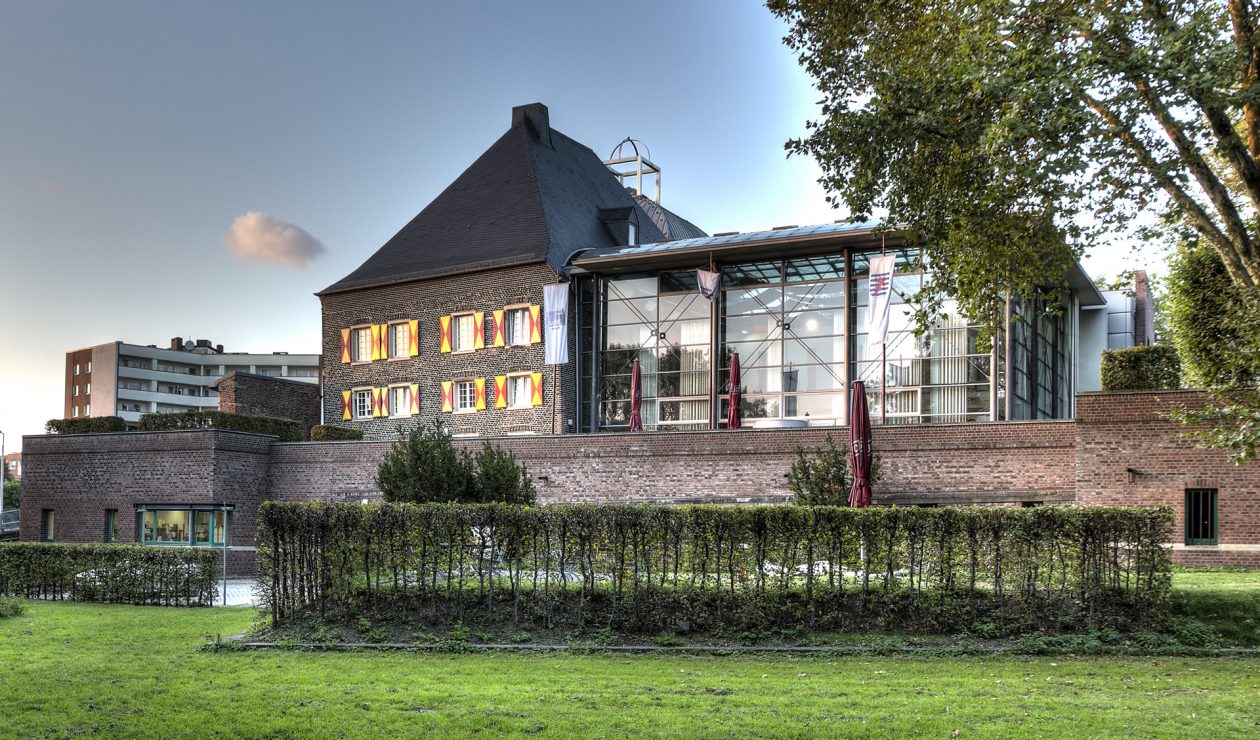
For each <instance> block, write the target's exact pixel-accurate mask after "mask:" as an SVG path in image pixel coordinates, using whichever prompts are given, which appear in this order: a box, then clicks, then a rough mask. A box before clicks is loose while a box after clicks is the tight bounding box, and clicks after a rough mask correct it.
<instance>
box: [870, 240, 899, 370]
mask: <svg viewBox="0 0 1260 740" xmlns="http://www.w3.org/2000/svg"><path fill="white" fill-rule="evenodd" d="M896 260H897V257H896V255H891V254H885V255H882V256H879V257H872V258H871V271H870V280H868V281H867V290H869V291H870V302H869V303H868V304H867V305H868V306H869V311H870V313H869V314H868V315H867V320H866V328H867V332H868V334H867V343H868V344H869V345H870V346H872V347H878V346H880V345H882V344H883V343H884V341H885V340H887V339H888V310H889V308H890V307H891V305H892V287H893V285H892V284H893V266H894V264H895V263H896Z"/></svg>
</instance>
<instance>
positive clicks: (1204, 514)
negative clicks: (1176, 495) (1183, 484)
mask: <svg viewBox="0 0 1260 740" xmlns="http://www.w3.org/2000/svg"><path fill="white" fill-rule="evenodd" d="M1216 543H1217V508H1216V489H1215V488H1187V489H1186V544H1187V545H1215V544H1216Z"/></svg>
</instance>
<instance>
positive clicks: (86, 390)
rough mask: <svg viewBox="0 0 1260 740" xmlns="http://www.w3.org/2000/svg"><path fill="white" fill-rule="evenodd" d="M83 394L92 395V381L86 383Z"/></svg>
mask: <svg viewBox="0 0 1260 740" xmlns="http://www.w3.org/2000/svg"><path fill="white" fill-rule="evenodd" d="M83 395H85V396H90V395H92V384H91V383H87V384H86V385H85V387H84V388H83Z"/></svg>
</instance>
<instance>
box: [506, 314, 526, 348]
mask: <svg viewBox="0 0 1260 740" xmlns="http://www.w3.org/2000/svg"><path fill="white" fill-rule="evenodd" d="M518 313H521V314H524V316H525V320H524V321H523V322H522V323H521V331H520V334H521V336H517V332H516V331H514V330H513V327H515V326H516V323H515V320H514V319H515V316H516V315H517V314H518ZM503 324H504V326H503V342H504V343H505V344H507V345H508V346H509V347H526V346H528V345H529V305H528V304H526V305H523V306H522V305H517V306H505V307H504V308H503Z"/></svg>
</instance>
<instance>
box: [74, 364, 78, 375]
mask: <svg viewBox="0 0 1260 740" xmlns="http://www.w3.org/2000/svg"><path fill="white" fill-rule="evenodd" d="M74 374H75V375H78V374H79V363H77V362H76V363H74Z"/></svg>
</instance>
